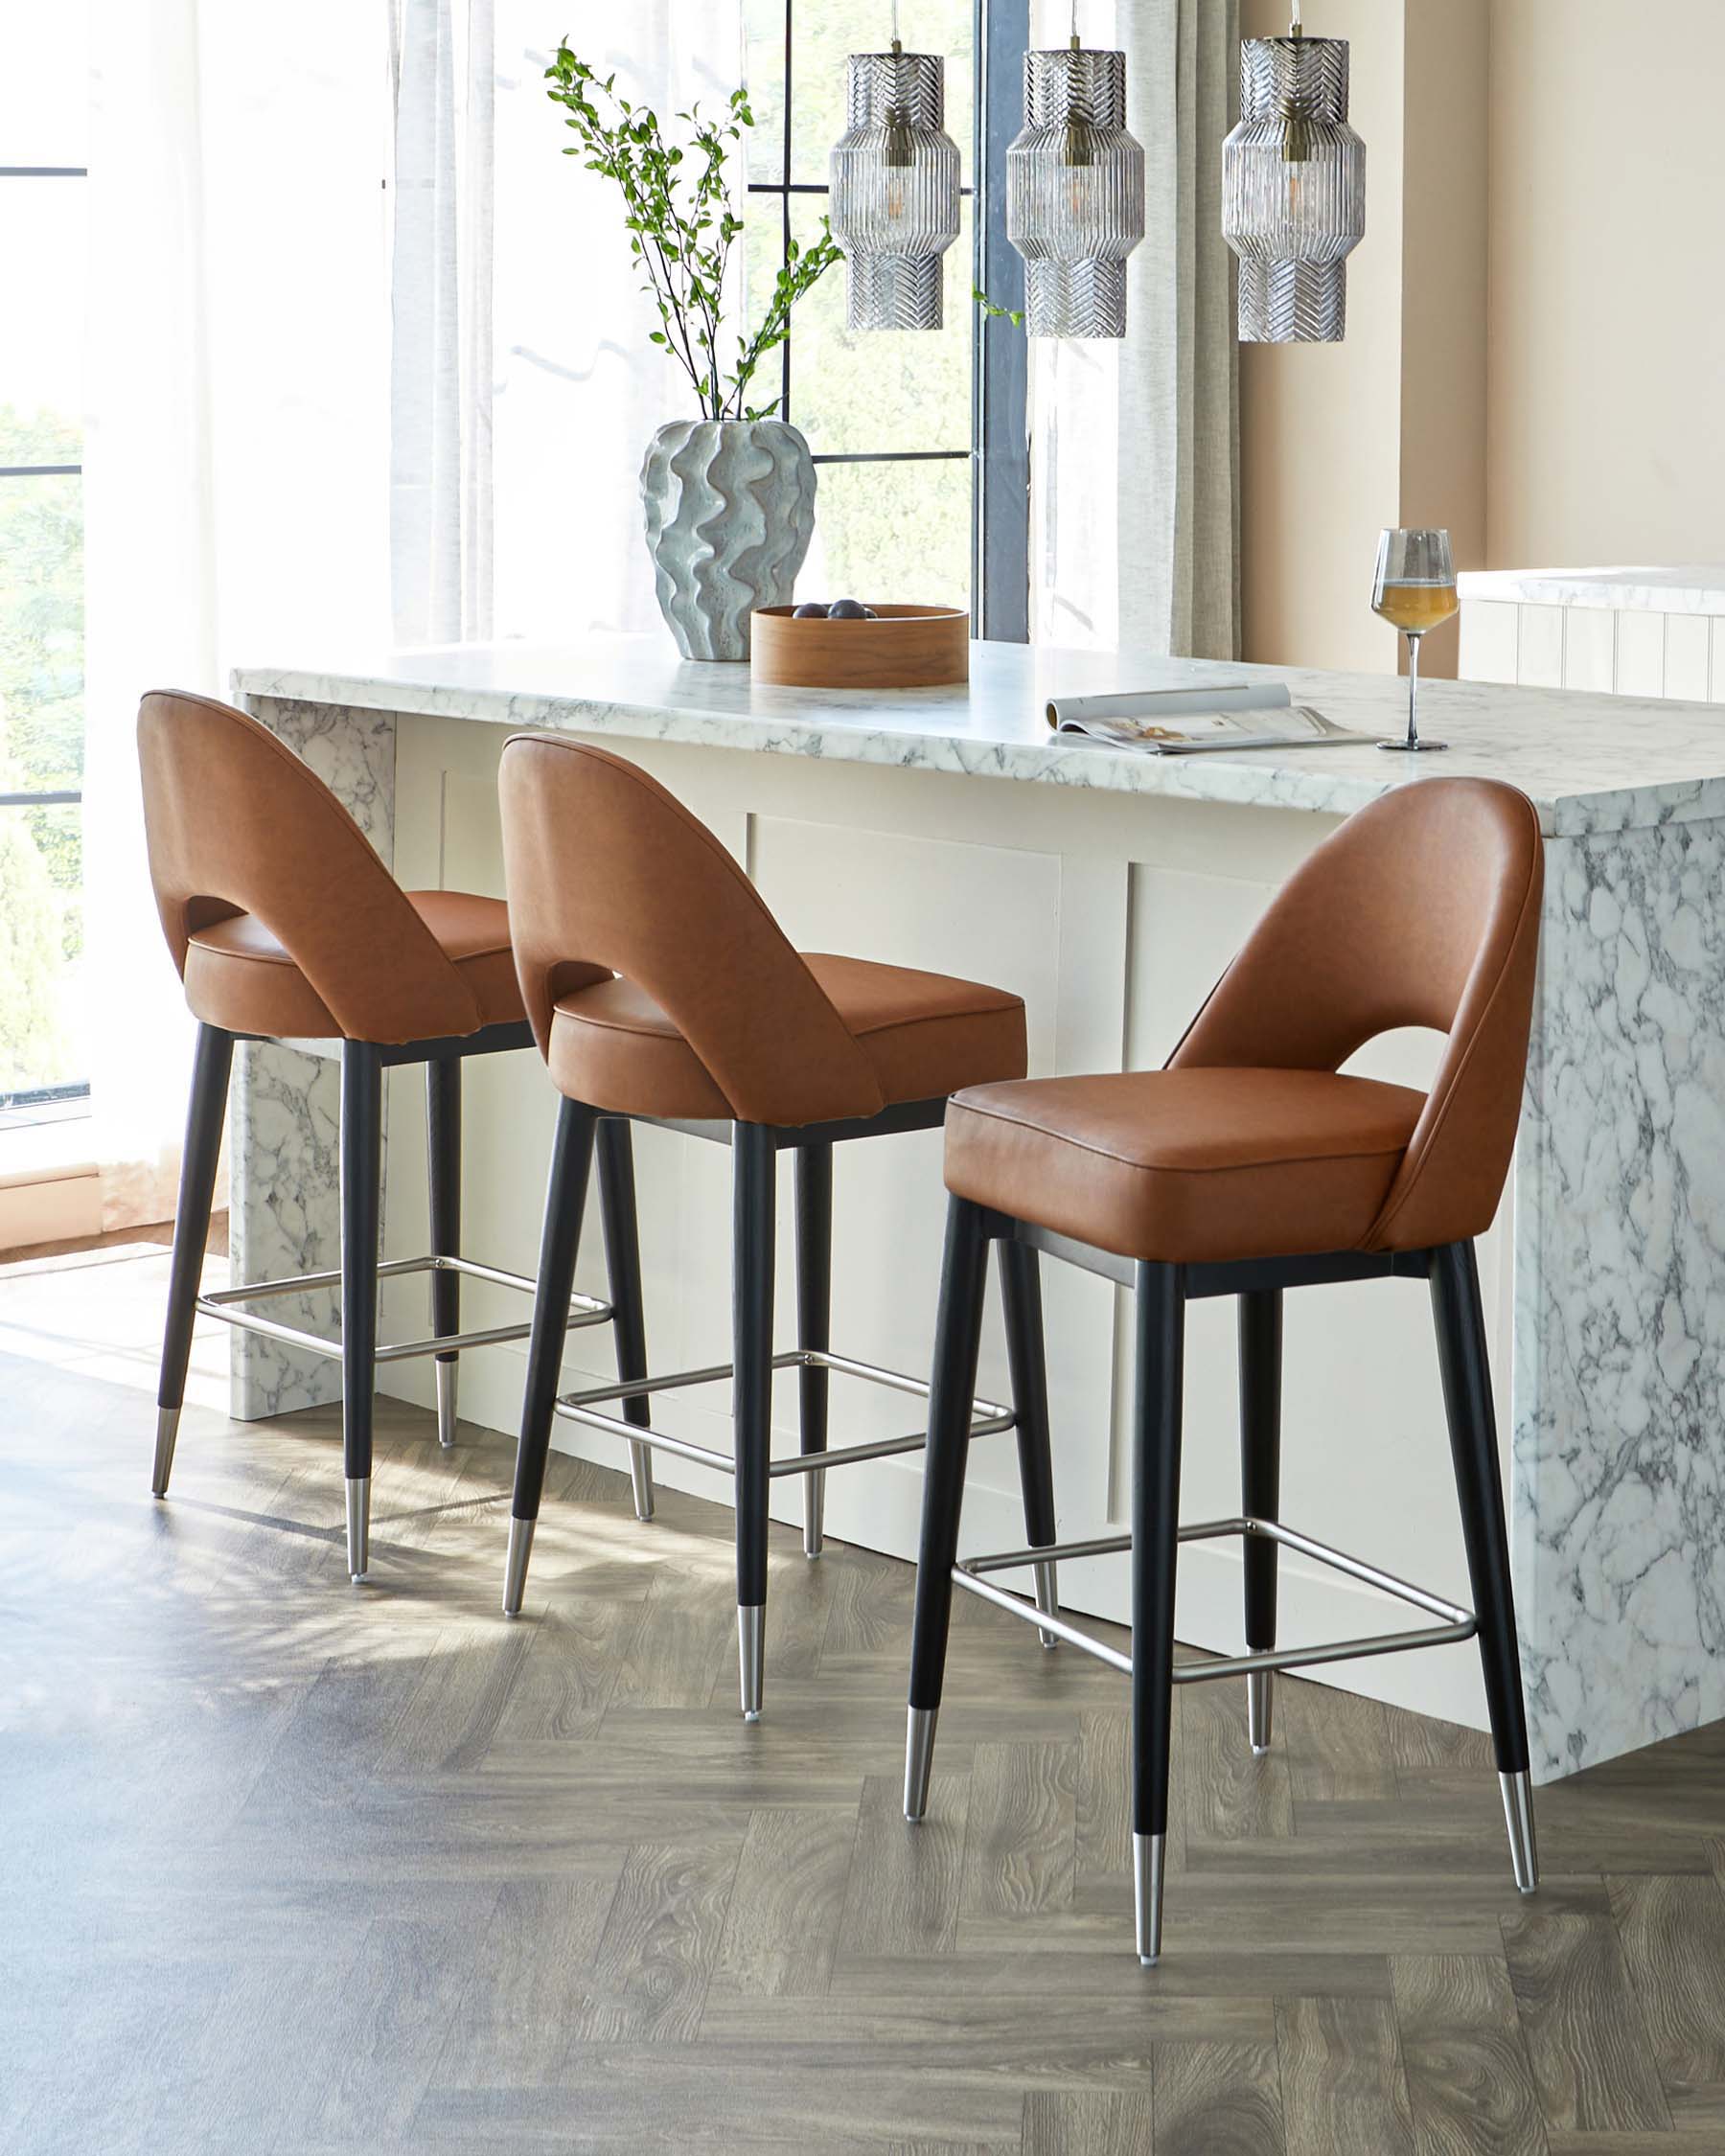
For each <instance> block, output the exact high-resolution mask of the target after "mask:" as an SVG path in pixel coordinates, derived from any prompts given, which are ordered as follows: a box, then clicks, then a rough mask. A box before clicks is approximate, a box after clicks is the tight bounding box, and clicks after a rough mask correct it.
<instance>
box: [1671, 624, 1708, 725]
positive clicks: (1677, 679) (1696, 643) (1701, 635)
mask: <svg viewBox="0 0 1725 2156" xmlns="http://www.w3.org/2000/svg"><path fill="white" fill-rule="evenodd" d="M1712 628H1713V624H1712V623H1711V622H1710V621H1709V619H1708V617H1707V616H1706V615H1705V614H1667V615H1666V617H1665V632H1666V650H1665V693H1666V695H1667V696H1668V697H1675V698H1676V699H1678V700H1679V701H1681V702H1684V703H1705V702H1706V701H1707V690H1708V674H1709V670H1710V667H1709V662H1710V657H1711V647H1712V635H1711V631H1712Z"/></svg>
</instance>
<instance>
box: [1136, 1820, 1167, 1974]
mask: <svg viewBox="0 0 1725 2156" xmlns="http://www.w3.org/2000/svg"><path fill="white" fill-rule="evenodd" d="M1167 1861H1168V1837H1167V1836H1166V1835H1165V1834H1135V1835H1134V1836H1133V1837H1132V1900H1133V1912H1134V1915H1136V1917H1137V1919H1138V1961H1139V1962H1140V1963H1141V1964H1142V1965H1143V1967H1145V1968H1146V1969H1153V1968H1155V1966H1156V1964H1157V1963H1158V1962H1159V1961H1161V1941H1162V1883H1163V1879H1164V1877H1165V1875H1166V1871H1167Z"/></svg>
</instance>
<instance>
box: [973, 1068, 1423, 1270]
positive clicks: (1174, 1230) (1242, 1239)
mask: <svg viewBox="0 0 1725 2156" xmlns="http://www.w3.org/2000/svg"><path fill="white" fill-rule="evenodd" d="M1424 1106H1425V1096H1424V1094H1423V1093H1419V1092H1416V1091H1415V1090H1414V1089H1411V1088H1410V1087H1407V1086H1387V1085H1382V1084H1380V1083H1378V1082H1377V1081H1376V1080H1375V1079H1369V1078H1345V1077H1341V1076H1338V1075H1336V1074H1335V1073H1333V1072H1330V1071H1326V1070H1251V1069H1244V1070H1242V1069H1228V1068H1223V1069H1216V1068H1197V1069H1179V1070H1146V1071H1127V1072H1123V1073H1118V1074H1115V1075H1106V1076H1099V1077H1081V1078H1046V1079H1035V1080H1032V1081H1031V1082H1029V1083H1028V1084H1024V1085H1017V1086H978V1087H973V1088H972V1089H970V1090H968V1091H966V1092H963V1093H961V1094H959V1095H958V1097H957V1098H956V1099H955V1100H954V1101H953V1103H952V1105H951V1106H950V1107H949V1109H948V1111H947V1126H946V1180H947V1187H948V1189H949V1190H952V1191H954V1193H955V1194H956V1195H957V1196H958V1197H960V1198H969V1199H972V1200H974V1201H975V1202H976V1203H977V1204H980V1205H988V1206H992V1207H994V1208H995V1209H996V1210H998V1211H1000V1212H1003V1213H1009V1214H1010V1215H1011V1216H1012V1217H1013V1218H1014V1219H1015V1220H1023V1221H1029V1222H1032V1223H1034V1224H1035V1225H1036V1226H1038V1227H1046V1228H1051V1229H1052V1230H1053V1231H1054V1232H1055V1233H1056V1234H1060V1235H1069V1236H1071V1237H1073V1238H1074V1239H1075V1240H1076V1241H1078V1242H1081V1243H1088V1244H1090V1245H1091V1246H1092V1248H1094V1249H1096V1250H1112V1251H1113V1252H1115V1255H1116V1256H1119V1257H1128V1258H1145V1259H1152V1260H1156V1261H1159V1262H1161V1263H1165V1264H1220V1263H1225V1262H1227V1261H1228V1260H1230V1259H1234V1258H1253V1257H1298V1256H1302V1255H1305V1254H1308V1253H1317V1252H1321V1251H1325V1250H1355V1249H1358V1248H1359V1247H1360V1246H1361V1244H1362V1243H1363V1242H1364V1241H1365V1239H1366V1237H1367V1236H1368V1234H1369V1233H1370V1230H1371V1227H1372V1225H1373V1223H1374V1222H1375V1220H1376V1219H1377V1216H1378V1212H1379V1210H1380V1208H1381V1207H1382V1205H1383V1203H1384V1200H1385V1197H1386V1196H1387V1194H1388V1192H1389V1189H1390V1185H1391V1181H1393V1180H1394V1176H1395V1172H1396V1169H1397V1168H1398V1166H1399V1165H1400V1163H1401V1158H1402V1155H1403V1153H1404V1152H1405V1151H1406V1149H1407V1144H1408V1140H1409V1138H1410V1137H1411V1136H1412V1135H1413V1131H1414V1126H1415V1122H1416V1121H1417V1120H1418V1118H1419V1112H1420V1110H1421V1109H1422V1108H1423V1107H1424Z"/></svg>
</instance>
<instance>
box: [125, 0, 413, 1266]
mask: <svg viewBox="0 0 1725 2156" xmlns="http://www.w3.org/2000/svg"><path fill="white" fill-rule="evenodd" d="M92 14H93V29H94V35H93V37H92V41H91V46H92V51H93V53H94V54H95V55H96V59H95V62H94V71H93V72H94V80H93V84H92V105H93V109H92V130H91V149H90V219H91V277H90V292H91V302H90V304H91V316H92V318H91V325H90V327H91V335H90V364H89V389H88V402H89V410H88V413H87V415H86V422H87V424H86V449H85V470H86V480H85V518H86V562H87V602H88V604H87V621H88V669H87V681H88V686H87V697H86V708H87V714H88V717H87V727H88V734H87V752H86V768H87V777H86V801H85V811H84V833H85V846H84V855H85V863H86V885H85V904H86V946H87V951H88V960H87V966H86V974H87V977H88V979H89V981H90V983H91V994H92V1000H93V1005H94V1008H93V1013H92V1022H91V1025H90V1038H91V1040H92V1042H93V1044H94V1055H93V1062H94V1067H93V1069H92V1072H91V1078H92V1089H93V1108H94V1123H93V1129H94V1133H95V1138H96V1144H97V1148H98V1153H99V1157H100V1159H101V1161H102V1164H103V1171H104V1220H105V1222H106V1224H107V1225H108V1226H110V1227H120V1226H124V1225H127V1224H128V1223H130V1222H134V1221H147V1220H161V1219H163V1218H165V1217H166V1216H167V1215H168V1214H169V1213H170V1212H171V1211H172V1209H173V1176H174V1173H175V1170H176V1165H177V1152H178V1145H179V1137H180V1130H181V1125H182V1122H183V1117H184V1112H185V1071H186V1051H187V1044H188V1040H189V1025H188V1023H187V1021H185V1019H184V1017H183V1005H182V1003H181V998H180V995H179V991H178V987H177V984H176V983H175V981H174V979H173V970H172V968H171V966H170V965H169V962H168V957H167V953H166V951H165V950H164V948H163V945H162V938H161V932H160V929H159V928H158V926H157V923H156V920H155V916H154V912H153V909H152V906H151V903H150V885H149V879H148V875H147V871H146V866H145V858H144V844H143V828H142V819H141V814H140V810H139V803H138V787H137V758H136V752H135V748H134V744H133V725H134V721H135V718H136V714H137V707H138V698H139V696H140V694H141V693H142V692H143V691H144V690H145V689H149V688H158V687H174V688H186V689H196V690H201V691H205V692H209V693H213V694H216V695H220V696H225V695H226V693H227V677H228V672H229V669H230V668H231V667H232V666H233V665H234V664H235V663H236V662H237V661H238V660H241V659H244V660H247V661H254V662H258V663H261V664H266V665H267V664H270V663H273V662H276V661H278V660H279V661H282V662H288V661H291V660H293V659H295V658H299V657H302V656H304V655H306V654H310V653H311V652H314V651H326V650H332V649H334V648H338V647H339V646H340V645H341V644H343V643H344V642H355V641H368V642H372V643H374V644H375V643H376V642H377V641H379V640H380V638H382V637H383V636H384V635H386V633H387V624H388V549H387V535H386V511H387V488H386V465H385V455H386V442H387V425H386V419H387V408H388V406H387V388H388V378H387V357H388V347H387V327H388V316H387V282H386V267H385V265H386V255H385V252H384V242H385V229H384V205H385V199H386V197H385V194H384V187H383V182H384V178H385V175H386V173H387V171H388V148H389V136H388V80H389V79H388V58H387V38H386V25H385V22H384V19H383V18H382V16H381V15H380V11H377V10H374V9H368V8H363V7H357V6H355V5H353V0H301V5H300V6H298V7H296V8H294V9H292V10H289V11H286V12H283V11H279V10H260V9H253V8H246V7H236V6H234V5H233V4H232V0H93V6H92Z"/></svg>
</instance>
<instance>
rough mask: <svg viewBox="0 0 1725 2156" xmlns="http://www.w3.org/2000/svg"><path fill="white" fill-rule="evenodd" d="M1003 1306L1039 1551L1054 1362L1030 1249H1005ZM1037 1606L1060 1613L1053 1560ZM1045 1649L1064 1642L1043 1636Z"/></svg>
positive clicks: (1024, 1483)
mask: <svg viewBox="0 0 1725 2156" xmlns="http://www.w3.org/2000/svg"><path fill="white" fill-rule="evenodd" d="M1000 1300H1001V1303H1002V1304H1003V1306H1004V1308H1005V1313H1006V1362H1007V1366H1008V1368H1009V1369H1010V1371H1011V1373H1012V1406H1013V1411H1014V1413H1015V1414H1016V1415H1017V1417H1018V1456H1019V1484H1020V1487H1021V1488H1022V1490H1023V1497H1024V1532H1025V1533H1026V1535H1027V1536H1028V1537H1029V1540H1030V1542H1031V1544H1032V1546H1033V1547H1034V1548H1046V1546H1047V1545H1049V1544H1051V1543H1052V1542H1053V1541H1054V1540H1055V1525H1054V1453H1053V1447H1052V1443H1051V1441H1050V1438H1049V1434H1048V1358H1047V1354H1046V1348H1045V1346H1044V1342H1043V1308H1042V1270H1041V1265H1040V1261H1039V1260H1038V1258H1037V1254H1036V1252H1035V1251H1034V1250H1031V1249H1030V1248H1029V1247H1028V1246H1027V1245H1025V1244H1023V1243H1019V1242H1014V1241H1010V1240H1008V1241H1005V1242H1002V1243H1001V1245H1000ZM1033 1571H1034V1574H1035V1579H1036V1606H1037V1608H1038V1609H1039V1610H1046V1611H1047V1612H1048V1613H1049V1614H1050V1615H1052V1614H1053V1613H1054V1612H1056V1611H1057V1610H1058V1609H1059V1608H1060V1591H1059V1585H1058V1582H1057V1581H1056V1578H1055V1571H1056V1567H1055V1564H1054V1561H1053V1559H1052V1558H1044V1559H1043V1560H1041V1561H1040V1562H1039V1563H1038V1564H1036V1565H1035V1566H1034V1567H1033ZM1037 1638H1038V1639H1039V1640H1041V1641H1042V1643H1043V1645H1044V1646H1045V1647H1053V1646H1056V1645H1057V1644H1058V1643H1059V1642H1058V1641H1057V1640H1056V1639H1055V1637H1054V1635H1053V1633H1051V1632H1039V1633H1038V1634H1037Z"/></svg>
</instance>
